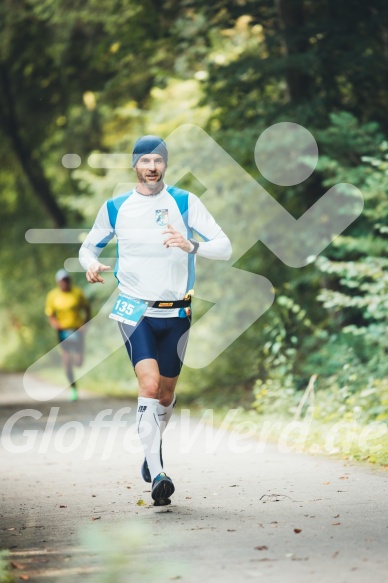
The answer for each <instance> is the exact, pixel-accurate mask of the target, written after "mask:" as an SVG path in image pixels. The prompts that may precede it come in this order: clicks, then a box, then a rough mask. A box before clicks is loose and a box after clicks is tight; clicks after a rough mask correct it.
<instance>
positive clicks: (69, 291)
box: [45, 269, 90, 401]
mask: <svg viewBox="0 0 388 583" xmlns="http://www.w3.org/2000/svg"><path fill="white" fill-rule="evenodd" d="M55 280H56V282H57V286H58V287H56V288H55V289H53V290H51V291H50V292H49V293H48V294H47V298H46V309H45V313H46V316H48V319H49V322H50V326H51V327H52V328H54V330H57V332H58V340H59V342H60V343H61V353H62V362H63V365H64V367H65V373H66V376H67V378H68V381H69V385H70V399H71V400H72V401H76V400H77V399H78V392H77V386H76V384H75V381H74V374H73V367H74V366H81V365H82V362H83V358H84V334H85V331H84V330H85V329H84V328H82V326H83V325H84V324H86V322H89V320H90V305H89V302H88V300H87V299H86V297H85V296H84V294H83V292H82V290H81V289H80V288H78V287H74V286H73V285H72V283H71V279H70V274H69V273H68V272H67V271H66V269H60V270H59V271H57V273H56V275H55Z"/></svg>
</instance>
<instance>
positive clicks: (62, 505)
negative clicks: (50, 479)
mask: <svg viewBox="0 0 388 583" xmlns="http://www.w3.org/2000/svg"><path fill="white" fill-rule="evenodd" d="M59 508H67V506H65V505H64V504H60V505H59Z"/></svg>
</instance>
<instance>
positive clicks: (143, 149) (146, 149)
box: [132, 136, 168, 167]
mask: <svg viewBox="0 0 388 583" xmlns="http://www.w3.org/2000/svg"><path fill="white" fill-rule="evenodd" d="M144 154H160V156H162V157H163V159H164V161H165V162H166V164H167V162H168V152H167V146H166V144H165V142H164V141H163V140H162V138H159V137H158V136H143V137H142V138H139V139H138V140H136V142H135V145H134V147H133V152H132V166H133V167H135V166H136V164H137V161H138V160H139V158H141V157H142V156H144Z"/></svg>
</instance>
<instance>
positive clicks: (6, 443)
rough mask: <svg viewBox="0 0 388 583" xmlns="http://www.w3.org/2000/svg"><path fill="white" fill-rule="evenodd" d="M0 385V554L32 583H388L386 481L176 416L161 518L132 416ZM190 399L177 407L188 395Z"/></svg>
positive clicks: (113, 405)
mask: <svg viewBox="0 0 388 583" xmlns="http://www.w3.org/2000/svg"><path fill="white" fill-rule="evenodd" d="M37 389H38V390H37V391H36V392H35V397H36V396H39V391H41V395H42V399H47V398H48V396H50V391H53V395H54V398H53V400H44V401H43V400H39V398H38V399H36V400H33V399H32V398H30V397H29V396H28V395H27V394H26V392H25V391H24V388H23V377H22V375H1V376H0V416H1V426H2V428H3V432H2V447H1V449H2V451H1V470H0V484H1V488H0V490H1V506H0V548H2V549H8V550H9V556H10V560H11V561H12V565H13V566H12V572H13V574H14V577H15V581H19V580H28V581H30V582H32V583H38V582H39V583H51V582H58V583H70V582H72V583H73V582H79V581H90V582H93V583H103V582H107V583H127V582H136V583H137V582H144V583H149V582H152V581H157V582H158V583H160V582H162V583H164V582H168V581H179V582H180V583H194V582H195V583H198V581H202V582H204V583H205V582H206V583H207V582H212V583H239V582H240V581H244V582H245V581H246V582H248V583H249V582H250V581H252V582H253V581H259V580H260V581H266V582H281V583H283V582H287V583H293V582H295V583H305V582H306V583H315V582H326V581H327V582H330V583H332V582H338V583H350V582H351V583H353V582H354V583H356V582H357V583H358V582H360V583H361V582H362V583H364V582H365V581H367V580H368V581H373V582H374V583H378V582H383V581H384V582H385V581H386V580H387V569H388V559H387V554H388V512H387V509H388V496H387V490H388V488H387V481H388V474H387V473H386V472H385V473H384V472H382V471H378V470H376V469H374V468H370V467H365V466H363V465H357V464H350V463H344V462H343V461H339V460H336V459H332V458H329V457H318V456H310V455H304V454H298V453H295V452H286V453H284V452H283V453H282V452H281V451H279V447H278V445H277V444H274V443H272V444H269V443H260V442H257V441H255V440H252V439H245V440H239V437H238V435H237V434H236V432H231V431H227V430H226V429H227V427H226V426H224V427H221V428H220V427H216V426H214V427H213V426H212V425H211V424H210V423H209V422H208V423H203V420H200V419H198V418H194V417H193V418H190V415H189V412H187V411H184V412H183V413H180V412H179V411H177V412H176V413H175V415H174V417H173V418H172V420H171V424H170V426H169V428H168V430H167V431H166V434H165V436H164V443H163V446H164V459H165V469H166V472H167V474H168V475H170V476H171V478H172V479H173V480H174V483H175V487H176V492H175V494H174V496H173V497H172V504H171V505H170V506H166V507H154V506H152V505H151V497H150V487H149V484H146V483H145V482H143V481H142V479H141V476H140V465H141V462H142V459H143V455H142V451H141V446H140V443H139V441H138V437H137V436H136V432H135V429H134V419H135V411H134V403H133V402H129V401H128V402H127V401H126V400H118V399H111V398H109V399H108V398H104V399H101V398H96V397H93V396H92V395H90V394H88V393H81V398H80V400H79V401H77V402H75V403H74V402H70V401H68V400H67V395H66V394H63V395H61V396H59V397H58V396H57V391H55V390H54V388H53V387H50V386H49V385H48V384H47V383H43V382H40V381H38V380H37ZM178 394H179V393H178Z"/></svg>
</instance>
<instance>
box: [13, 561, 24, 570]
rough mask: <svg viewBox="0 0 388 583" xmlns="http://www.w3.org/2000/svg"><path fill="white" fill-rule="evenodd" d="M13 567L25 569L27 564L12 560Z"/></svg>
mask: <svg viewBox="0 0 388 583" xmlns="http://www.w3.org/2000/svg"><path fill="white" fill-rule="evenodd" d="M11 567H12V568H13V569H25V568H26V567H25V565H21V564H20V563H14V562H11Z"/></svg>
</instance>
